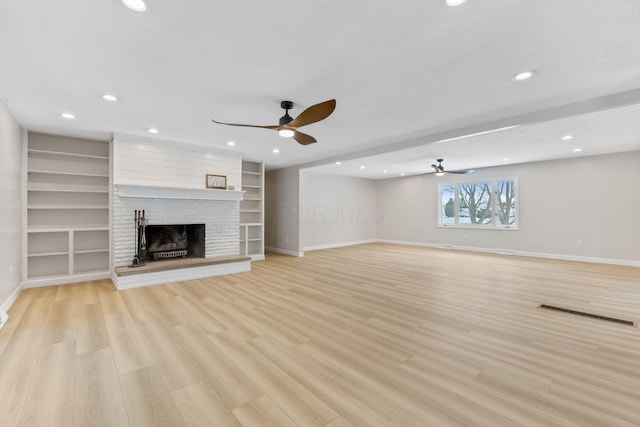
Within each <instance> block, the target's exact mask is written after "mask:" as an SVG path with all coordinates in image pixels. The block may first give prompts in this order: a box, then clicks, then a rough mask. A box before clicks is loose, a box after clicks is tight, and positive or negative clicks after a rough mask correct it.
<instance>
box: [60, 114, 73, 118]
mask: <svg viewBox="0 0 640 427" xmlns="http://www.w3.org/2000/svg"><path fill="white" fill-rule="evenodd" d="M60 115H61V116H62V117H64V118H65V119H75V118H76V116H75V115H74V114H71V113H62V114H60Z"/></svg>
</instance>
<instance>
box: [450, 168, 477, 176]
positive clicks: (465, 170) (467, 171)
mask: <svg viewBox="0 0 640 427" xmlns="http://www.w3.org/2000/svg"><path fill="white" fill-rule="evenodd" d="M471 172H473V169H463V170H459V171H446V173H455V174H457V175H464V174H467V173H471Z"/></svg>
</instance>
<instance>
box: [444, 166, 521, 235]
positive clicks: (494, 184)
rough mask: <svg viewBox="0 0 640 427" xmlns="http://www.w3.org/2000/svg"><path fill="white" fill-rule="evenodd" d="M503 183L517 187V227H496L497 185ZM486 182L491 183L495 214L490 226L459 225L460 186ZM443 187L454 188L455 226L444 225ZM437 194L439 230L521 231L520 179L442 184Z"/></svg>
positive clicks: (490, 179)
mask: <svg viewBox="0 0 640 427" xmlns="http://www.w3.org/2000/svg"><path fill="white" fill-rule="evenodd" d="M502 181H513V182H515V185H516V197H515V205H516V214H515V225H496V213H497V203H498V201H497V197H496V193H497V184H498V182H502ZM485 182H490V183H491V188H492V192H493V194H492V197H491V209H492V212H493V217H492V219H491V223H490V224H458V221H459V220H460V218H459V216H458V212H459V209H458V208H459V203H460V201H459V197H458V191H459V186H460V185H465V184H482V183H485ZM443 186H453V187H454V198H453V201H454V208H453V209H454V212H455V213H456V216H455V219H456V223H455V224H443V223H442V212H441V210H442V187H443ZM437 194H438V203H437V206H436V209H437V218H438V228H466V229H474V230H502V231H518V230H520V182H519V181H518V177H506V178H489V179H477V180H468V181H460V182H451V183H440V184H438V185H437Z"/></svg>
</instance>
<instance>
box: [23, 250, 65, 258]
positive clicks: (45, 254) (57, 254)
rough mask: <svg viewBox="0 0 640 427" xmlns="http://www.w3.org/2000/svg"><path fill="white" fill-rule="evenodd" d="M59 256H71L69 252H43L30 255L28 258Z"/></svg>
mask: <svg viewBox="0 0 640 427" xmlns="http://www.w3.org/2000/svg"><path fill="white" fill-rule="evenodd" d="M59 255H69V251H60V252H41V253H33V254H28V255H27V256H28V257H30V258H31V257H39V256H59Z"/></svg>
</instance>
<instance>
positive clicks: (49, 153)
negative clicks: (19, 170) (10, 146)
mask: <svg viewBox="0 0 640 427" xmlns="http://www.w3.org/2000/svg"><path fill="white" fill-rule="evenodd" d="M28 153H29V154H47V155H54V156H60V157H78V158H85V159H104V160H109V156H96V155H93V154H80V153H65V152H62V151H50V150H36V149H34V148H30V149H29V150H28Z"/></svg>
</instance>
